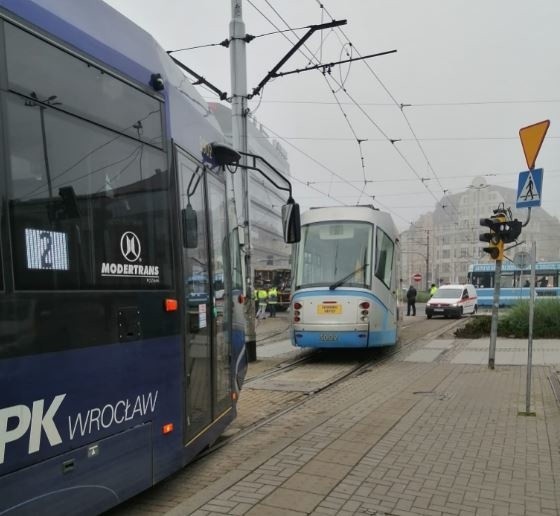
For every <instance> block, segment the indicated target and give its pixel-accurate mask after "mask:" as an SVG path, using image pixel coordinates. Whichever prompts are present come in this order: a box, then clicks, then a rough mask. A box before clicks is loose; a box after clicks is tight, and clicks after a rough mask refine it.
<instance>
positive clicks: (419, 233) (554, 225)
mask: <svg viewBox="0 0 560 516" xmlns="http://www.w3.org/2000/svg"><path fill="white" fill-rule="evenodd" d="M516 195H517V191H516V190H514V189H511V188H505V187H502V186H495V185H489V184H488V183H487V182H486V180H485V179H484V178H482V177H477V178H475V179H474V180H473V182H472V183H471V185H469V186H468V187H467V188H466V190H465V191H463V192H461V193H457V194H453V195H449V196H446V197H445V198H443V199H442V200H441V202H439V203H438V205H437V207H436V209H435V211H434V212H432V213H428V214H425V215H422V216H421V217H419V218H418V220H417V221H415V222H414V223H413V224H411V226H410V228H409V229H408V230H406V231H404V232H403V233H402V234H401V243H402V249H403V257H402V276H401V277H402V282H403V284H407V285H408V284H414V285H415V286H417V287H419V288H422V289H425V288H427V287H429V285H431V284H432V283H435V284H441V283H465V282H466V281H467V272H468V267H469V265H470V264H473V263H483V262H490V261H491V260H490V258H489V257H488V254H487V253H485V252H484V251H483V250H482V248H483V247H485V246H486V245H487V244H486V243H484V242H480V240H479V235H480V234H481V233H483V232H484V228H483V227H482V226H481V225H480V219H481V218H487V217H491V216H493V210H494V209H496V208H498V207H500V206H503V207H505V208H506V209H507V208H511V212H512V217H513V219H516V218H517V219H518V220H521V221H522V222H523V223H525V222H526V221H527V217H528V211H527V209H519V210H518V209H516V208H515V204H516ZM558 234H560V221H559V220H558V218H556V217H553V216H551V215H549V214H548V213H547V212H546V211H545V210H543V209H542V208H534V209H533V210H532V212H531V218H530V221H529V224H528V225H527V226H526V227H524V228H523V231H522V233H521V236H520V237H519V239H518V240H519V241H520V242H522V241H523V242H524V243H522V244H521V245H519V246H516V247H515V248H512V249H510V250H509V251H507V252H506V256H507V257H508V258H510V259H513V257H514V256H515V253H516V252H518V251H530V248H531V242H532V241H533V240H534V241H535V242H536V247H537V261H556V260H560V242H559V241H558V240H557V239H554V238H551V235H558ZM511 245H513V244H509V245H508V246H507V247H510V246H511ZM415 274H421V276H422V279H421V281H419V282H416V281H414V279H413V277H414V275H415Z"/></svg>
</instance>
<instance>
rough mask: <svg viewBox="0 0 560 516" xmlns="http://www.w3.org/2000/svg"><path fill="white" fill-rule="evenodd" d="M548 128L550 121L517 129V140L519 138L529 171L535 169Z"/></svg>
mask: <svg viewBox="0 0 560 516" xmlns="http://www.w3.org/2000/svg"><path fill="white" fill-rule="evenodd" d="M549 126H550V120H543V121H542V122H538V123H537V124H533V125H529V126H527V127H523V128H521V129H519V138H521V145H522V146H523V152H524V153H525V160H526V161H527V166H528V167H529V170H533V169H534V168H535V161H536V159H537V155H538V154H539V151H540V150H541V145H542V142H543V140H544V137H545V135H546V132H547V131H548V127H549Z"/></svg>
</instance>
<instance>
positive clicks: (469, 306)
mask: <svg viewBox="0 0 560 516" xmlns="http://www.w3.org/2000/svg"><path fill="white" fill-rule="evenodd" d="M477 310H478V296H477V295H476V289H475V288H474V285H442V286H441V287H439V288H438V289H437V290H436V291H435V293H434V295H433V296H432V297H431V298H430V299H429V300H428V302H427V303H426V317H427V318H428V319H431V318H432V316H434V315H443V316H444V317H461V316H462V315H463V314H475V313H476V311H477Z"/></svg>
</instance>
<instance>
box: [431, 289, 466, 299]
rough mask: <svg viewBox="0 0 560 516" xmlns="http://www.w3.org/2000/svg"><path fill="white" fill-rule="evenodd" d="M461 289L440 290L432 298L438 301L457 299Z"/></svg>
mask: <svg viewBox="0 0 560 516" xmlns="http://www.w3.org/2000/svg"><path fill="white" fill-rule="evenodd" d="M462 292H463V289H460V288H440V289H439V290H438V291H436V293H435V294H434V295H433V297H437V298H438V299H459V298H460V297H461V294H462Z"/></svg>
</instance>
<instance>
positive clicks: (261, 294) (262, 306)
mask: <svg viewBox="0 0 560 516" xmlns="http://www.w3.org/2000/svg"><path fill="white" fill-rule="evenodd" d="M257 299H258V301H259V309H258V311H257V319H264V318H265V317H266V304H267V301H268V293H267V291H266V290H265V289H264V288H259V289H258V290H257Z"/></svg>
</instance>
